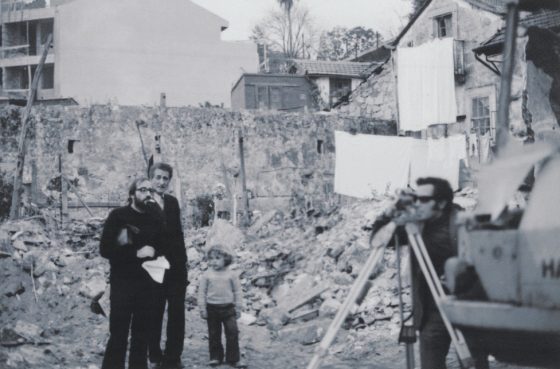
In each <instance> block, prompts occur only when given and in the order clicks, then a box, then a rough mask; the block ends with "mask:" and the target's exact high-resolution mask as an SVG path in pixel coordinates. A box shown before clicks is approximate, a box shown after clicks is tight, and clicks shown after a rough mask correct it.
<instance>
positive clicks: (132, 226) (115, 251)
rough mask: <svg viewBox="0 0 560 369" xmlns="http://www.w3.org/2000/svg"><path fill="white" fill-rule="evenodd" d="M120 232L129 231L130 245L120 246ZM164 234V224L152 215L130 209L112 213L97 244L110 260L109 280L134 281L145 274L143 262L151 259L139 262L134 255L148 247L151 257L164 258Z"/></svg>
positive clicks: (124, 207) (119, 209) (117, 210)
mask: <svg viewBox="0 0 560 369" xmlns="http://www.w3.org/2000/svg"><path fill="white" fill-rule="evenodd" d="M123 229H127V230H128V236H129V243H128V244H125V245H120V244H119V243H118V237H119V234H120V233H121V231H122V230H123ZM164 231H165V229H164V225H163V222H162V221H161V219H159V218H158V217H157V216H155V214H151V213H149V212H146V213H139V212H137V211H136V210H134V209H132V207H131V206H123V207H120V208H116V209H114V210H112V211H111V212H110V213H109V216H108V217H107V220H106V221H105V226H104V227H103V233H102V235H101V241H100V243H99V251H100V253H101V256H103V257H104V258H107V259H109V263H110V264H111V278H126V279H131V280H133V279H137V278H139V277H144V276H145V275H147V274H146V273H147V272H146V271H144V270H143V269H142V263H143V262H144V261H146V260H149V259H150V258H142V259H140V258H138V257H137V256H136V252H137V251H138V250H139V249H141V248H142V247H144V246H146V245H149V246H152V247H153V248H154V249H155V251H156V255H155V257H154V258H156V257H158V256H161V255H165V254H166V253H167V250H166V245H165V243H164V242H163V232H164Z"/></svg>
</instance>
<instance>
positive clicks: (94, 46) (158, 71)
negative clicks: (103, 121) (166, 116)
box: [55, 0, 257, 106]
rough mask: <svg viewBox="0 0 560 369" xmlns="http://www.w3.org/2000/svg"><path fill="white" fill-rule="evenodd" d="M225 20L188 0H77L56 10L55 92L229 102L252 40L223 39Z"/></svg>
mask: <svg viewBox="0 0 560 369" xmlns="http://www.w3.org/2000/svg"><path fill="white" fill-rule="evenodd" d="M222 26H227V22H226V21H225V20H223V19H221V18H219V17H218V16H216V15H214V14H212V13H210V12H209V11H207V10H205V9H203V8H201V7H199V6H198V5H196V4H193V3H192V2H190V1H188V0H166V1H165V2H162V1H161V0H97V1H90V0H76V1H74V2H71V3H68V4H65V5H62V6H60V7H58V9H57V13H56V16H55V28H56V30H55V33H56V39H55V43H56V60H55V78H56V82H55V83H56V86H55V88H56V89H57V91H58V93H59V94H60V95H61V96H63V97H74V98H75V99H76V100H77V101H78V102H80V103H82V104H84V103H86V104H87V103H104V102H107V101H113V102H116V103H118V104H122V105H140V104H148V105H153V104H158V103H159V97H160V93H161V92H165V93H166V95H167V104H168V105H170V106H179V105H195V106H196V105H198V103H203V102H205V101H209V102H211V103H213V104H220V103H224V105H225V106H229V103H230V91H231V87H232V84H233V83H234V82H235V81H236V80H237V78H238V77H239V75H240V74H241V73H242V71H245V72H255V71H256V70H257V52H256V46H254V45H253V44H252V43H250V42H235V43H233V42H222V41H221V40H220V32H221V27H222Z"/></svg>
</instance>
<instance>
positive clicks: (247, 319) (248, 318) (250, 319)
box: [237, 313, 257, 325]
mask: <svg viewBox="0 0 560 369" xmlns="http://www.w3.org/2000/svg"><path fill="white" fill-rule="evenodd" d="M237 321H238V322H239V323H240V324H243V325H252V324H255V323H256V321H257V317H256V316H254V315H251V314H247V313H241V317H240V318H239V319H237Z"/></svg>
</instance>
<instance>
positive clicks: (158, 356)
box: [149, 162, 189, 369]
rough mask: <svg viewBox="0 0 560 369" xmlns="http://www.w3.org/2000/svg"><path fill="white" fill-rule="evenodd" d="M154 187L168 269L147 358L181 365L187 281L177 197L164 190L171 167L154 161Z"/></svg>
mask: <svg viewBox="0 0 560 369" xmlns="http://www.w3.org/2000/svg"><path fill="white" fill-rule="evenodd" d="M149 175H150V180H151V181H152V185H153V187H154V189H155V191H156V193H155V194H154V200H155V201H156V202H157V204H158V205H159V208H160V210H161V211H162V213H163V218H164V219H165V233H164V242H166V243H167V245H166V246H167V250H168V251H167V255H166V257H167V259H168V261H169V264H170V266H171V267H170V269H169V270H167V272H166V273H165V278H164V281H163V286H162V288H161V295H160V296H159V298H158V299H157V301H156V314H155V321H154V322H153V323H154V324H153V328H152V331H151V337H150V342H149V358H150V362H151V363H153V364H156V367H160V368H166V369H167V368H169V369H176V368H182V367H183V366H182V363H181V354H182V352H183V343H184V338H185V293H186V288H187V285H188V283H189V282H188V279H187V254H186V250H185V241H184V237H183V227H182V224H181V209H180V208H179V202H178V201H177V199H176V198H175V197H174V196H172V195H170V194H168V193H166V192H167V190H168V188H169V182H170V181H171V178H172V177H173V168H172V167H171V166H170V165H169V164H166V163H161V162H158V163H155V164H154V165H153V166H152V167H151V168H150V171H149ZM166 303H167V340H166V342H165V350H164V351H162V349H161V345H160V341H161V329H162V324H163V314H164V312H165V305H166Z"/></svg>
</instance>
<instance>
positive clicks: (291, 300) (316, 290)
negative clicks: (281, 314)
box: [279, 284, 329, 312]
mask: <svg viewBox="0 0 560 369" xmlns="http://www.w3.org/2000/svg"><path fill="white" fill-rule="evenodd" d="M328 289H329V286H328V285H326V284H320V285H318V286H315V287H312V288H310V289H307V290H300V289H299V288H293V287H292V289H291V290H290V294H289V295H288V296H287V297H286V299H285V301H282V302H280V303H279V307H280V308H282V309H283V310H285V311H287V312H292V311H294V310H296V309H297V308H299V307H301V306H303V305H305V304H307V303H308V302H309V301H311V300H313V299H314V298H316V297H318V296H320V295H321V294H322V293H323V292H325V291H327V290H328Z"/></svg>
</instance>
